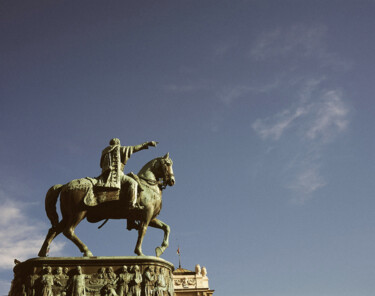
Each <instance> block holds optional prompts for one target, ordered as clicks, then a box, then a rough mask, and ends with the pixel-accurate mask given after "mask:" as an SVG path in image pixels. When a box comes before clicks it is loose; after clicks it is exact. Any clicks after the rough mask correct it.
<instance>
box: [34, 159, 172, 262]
mask: <svg viewBox="0 0 375 296" xmlns="http://www.w3.org/2000/svg"><path fill="white" fill-rule="evenodd" d="M172 165H173V162H172V160H171V159H170V158H169V153H167V154H166V155H165V156H163V157H157V158H155V159H153V160H151V161H149V162H148V163H147V164H146V165H144V166H143V168H142V169H141V170H140V171H139V173H138V179H139V181H140V184H141V185H142V189H143V191H141V190H140V191H141V192H140V195H139V203H140V205H141V209H135V210H129V207H128V206H129V205H128V201H127V193H128V190H127V188H124V187H126V185H125V186H123V187H122V188H121V190H120V198H119V200H114V201H108V202H104V203H101V204H99V205H97V206H87V205H86V204H85V203H84V198H85V195H86V191H85V190H82V187H79V186H78V187H77V186H76V187H74V184H76V183H77V181H78V182H80V180H83V179H79V180H73V181H71V182H69V183H67V184H65V185H60V184H59V185H54V186H52V187H51V188H50V189H49V190H48V192H47V194H46V199H45V207H46V213H47V216H48V218H49V220H50V221H51V224H52V227H51V228H50V229H49V231H48V233H47V236H46V239H45V241H44V243H43V245H42V248H41V249H40V251H39V253H38V256H40V257H45V256H47V253H48V250H49V246H50V244H51V242H52V240H53V239H54V238H55V237H56V236H57V235H58V234H60V233H61V232H62V233H63V234H64V235H65V236H66V237H67V238H68V239H70V240H71V241H72V242H73V243H74V244H75V245H76V246H77V247H78V248H79V250H80V251H81V252H82V253H83V256H85V257H92V256H93V254H92V253H91V251H90V250H89V249H88V247H87V246H86V245H85V244H84V243H83V242H82V241H81V240H80V239H79V238H78V237H77V236H76V234H75V233H74V229H75V228H76V227H77V225H78V224H79V223H80V222H81V221H82V220H83V219H84V218H86V219H87V220H88V221H89V222H90V223H95V222H98V221H101V220H108V219H128V223H129V221H136V223H135V222H133V228H135V229H137V230H138V240H137V244H136V246H135V250H134V252H135V253H136V254H137V255H138V256H142V255H143V253H142V241H143V238H144V235H145V233H146V230H147V227H148V226H151V227H155V228H159V229H162V230H163V231H164V239H163V242H162V244H161V246H160V247H157V248H156V249H155V253H156V256H158V257H159V256H160V255H161V254H162V253H163V252H164V251H165V249H166V248H167V247H168V245H169V232H170V228H169V226H168V225H167V224H165V223H164V222H162V221H160V220H159V219H156V217H157V216H158V215H159V213H160V210H161V207H162V190H163V189H164V188H165V187H166V186H167V185H169V186H173V185H174V183H175V179H174V175H173V168H172ZM160 179H161V180H162V181H159V180H160ZM74 181H76V183H72V182H74ZM72 184H73V185H72ZM59 195H60V209H61V214H62V219H61V220H60V221H59V218H58V214H57V211H56V203H57V199H58V197H59Z"/></svg>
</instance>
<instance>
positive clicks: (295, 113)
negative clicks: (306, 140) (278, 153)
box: [252, 107, 306, 140]
mask: <svg viewBox="0 0 375 296" xmlns="http://www.w3.org/2000/svg"><path fill="white" fill-rule="evenodd" d="M304 114H306V108H304V107H298V108H296V109H295V110H284V111H283V112H281V113H279V114H277V115H276V117H275V118H267V119H257V120H256V121H255V122H254V123H253V124H252V128H253V129H254V130H255V131H256V132H257V133H258V134H259V135H260V136H261V137H262V138H263V139H267V138H271V139H273V140H278V139H279V138H280V137H281V136H282V134H283V133H284V132H285V130H287V129H288V128H289V127H290V126H291V125H292V124H293V122H294V121H295V120H296V119H298V118H299V117H301V116H303V115H304ZM272 121H273V122H272ZM270 122H271V123H270Z"/></svg>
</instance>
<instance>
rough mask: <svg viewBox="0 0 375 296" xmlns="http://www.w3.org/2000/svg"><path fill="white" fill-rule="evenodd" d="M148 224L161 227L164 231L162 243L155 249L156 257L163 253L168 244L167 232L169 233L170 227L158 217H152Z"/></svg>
mask: <svg viewBox="0 0 375 296" xmlns="http://www.w3.org/2000/svg"><path fill="white" fill-rule="evenodd" d="M149 226H151V227H155V228H159V229H162V230H163V231H164V238H163V243H162V244H161V247H157V248H156V249H155V253H156V256H157V257H160V255H161V254H163V253H164V251H165V249H166V248H168V246H169V233H170V231H171V230H170V227H169V226H168V225H167V224H165V223H164V222H163V221H160V220H159V219H156V218H155V219H152V220H151V221H150V224H149Z"/></svg>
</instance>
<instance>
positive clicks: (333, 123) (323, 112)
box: [306, 90, 349, 140]
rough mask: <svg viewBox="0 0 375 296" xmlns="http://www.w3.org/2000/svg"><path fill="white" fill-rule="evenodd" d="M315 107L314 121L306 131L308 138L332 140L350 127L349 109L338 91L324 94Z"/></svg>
mask: <svg viewBox="0 0 375 296" xmlns="http://www.w3.org/2000/svg"><path fill="white" fill-rule="evenodd" d="M312 107H314V109H315V110H314V112H315V115H314V120H313V122H312V123H311V125H310V127H309V128H308V130H307V131H306V136H307V137H308V138H309V139H311V140H314V139H316V138H318V137H320V138H322V139H324V140H331V139H332V137H334V136H335V135H336V134H337V133H339V132H342V131H344V130H345V129H346V127H347V126H348V123H349V121H348V118H347V115H348V113H349V109H348V107H347V106H346V104H345V103H344V102H343V100H342V94H341V92H340V91H338V90H329V91H326V92H325V93H323V95H322V98H321V100H320V101H319V102H318V103H315V104H312Z"/></svg>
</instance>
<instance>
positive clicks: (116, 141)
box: [109, 138, 120, 145]
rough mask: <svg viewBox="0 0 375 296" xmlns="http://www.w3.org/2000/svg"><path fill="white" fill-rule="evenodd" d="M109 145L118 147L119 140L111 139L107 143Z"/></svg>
mask: <svg viewBox="0 0 375 296" xmlns="http://www.w3.org/2000/svg"><path fill="white" fill-rule="evenodd" d="M109 145H120V140H119V139H117V138H113V139H111V141H109Z"/></svg>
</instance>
